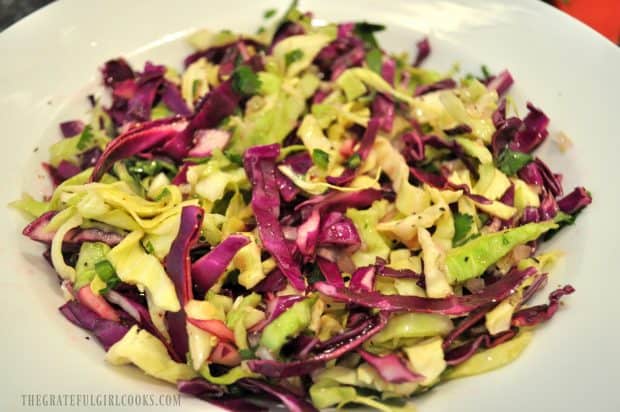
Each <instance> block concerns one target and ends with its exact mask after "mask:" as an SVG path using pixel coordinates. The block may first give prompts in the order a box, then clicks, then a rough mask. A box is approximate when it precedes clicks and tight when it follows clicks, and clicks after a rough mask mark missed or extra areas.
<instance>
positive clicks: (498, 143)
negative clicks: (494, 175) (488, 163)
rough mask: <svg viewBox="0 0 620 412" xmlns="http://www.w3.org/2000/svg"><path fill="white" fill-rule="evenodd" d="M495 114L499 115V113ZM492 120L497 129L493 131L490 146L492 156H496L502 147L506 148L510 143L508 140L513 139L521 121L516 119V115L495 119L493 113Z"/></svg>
mask: <svg viewBox="0 0 620 412" xmlns="http://www.w3.org/2000/svg"><path fill="white" fill-rule="evenodd" d="M500 106H501V105H500ZM498 110H499V108H498ZM496 113H497V112H496ZM497 116H498V117H499V116H500V115H497ZM504 116H505V113H504ZM493 122H494V123H495V122H498V123H497V124H496V125H495V127H497V130H496V131H495V133H493V137H492V141H491V148H492V149H493V156H494V157H498V156H499V155H500V153H501V152H502V151H503V150H504V148H506V147H507V146H508V145H509V144H510V142H512V141H513V139H515V137H516V135H517V132H518V131H519V129H520V128H521V125H522V124H523V122H522V121H521V119H518V118H516V117H511V118H509V119H504V120H501V119H499V118H498V119H496V118H495V114H494V118H493Z"/></svg>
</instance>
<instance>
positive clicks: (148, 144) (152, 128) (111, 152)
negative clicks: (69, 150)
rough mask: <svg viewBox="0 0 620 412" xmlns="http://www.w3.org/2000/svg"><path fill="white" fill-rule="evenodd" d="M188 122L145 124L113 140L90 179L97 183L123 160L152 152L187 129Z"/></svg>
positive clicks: (172, 119) (170, 120)
mask: <svg viewBox="0 0 620 412" xmlns="http://www.w3.org/2000/svg"><path fill="white" fill-rule="evenodd" d="M185 125H186V122H185V121H182V120H178V119H174V118H168V119H162V120H156V121H152V122H145V123H143V124H141V125H139V126H137V127H135V128H133V129H130V130H129V131H127V132H125V133H123V134H121V135H120V136H118V137H117V138H116V139H114V140H112V141H111V142H110V143H109V144H108V145H107V146H106V148H105V150H104V152H103V153H102V154H101V156H100V157H99V159H98V160H97V164H95V167H94V169H93V174H92V175H91V177H90V181H91V182H96V181H98V180H99V179H101V177H102V176H103V174H104V173H105V172H107V171H108V170H109V169H110V168H111V167H112V165H113V164H114V163H115V162H116V161H118V160H122V159H126V158H128V157H131V156H134V155H136V154H138V153H142V152H145V151H148V150H152V149H153V148H155V147H157V146H158V145H160V144H162V143H163V142H165V141H168V140H170V139H171V138H173V137H174V136H175V135H177V134H178V133H179V131H181V130H182V129H183V128H185Z"/></svg>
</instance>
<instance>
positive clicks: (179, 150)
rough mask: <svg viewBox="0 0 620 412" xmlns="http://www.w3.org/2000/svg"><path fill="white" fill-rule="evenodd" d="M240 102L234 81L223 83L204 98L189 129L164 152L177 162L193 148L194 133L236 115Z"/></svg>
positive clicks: (166, 145) (215, 125)
mask: <svg viewBox="0 0 620 412" xmlns="http://www.w3.org/2000/svg"><path fill="white" fill-rule="evenodd" d="M239 100H240V96H239V95H238V94H237V93H235V91H234V90H233V87H232V79H229V80H227V81H225V82H223V83H221V84H220V85H219V86H217V87H216V88H215V89H213V90H212V91H210V92H209V93H208V94H207V95H206V96H205V97H204V99H203V100H202V101H201V103H200V104H199V107H197V108H196V114H195V115H194V117H193V118H192V119H191V120H190V122H189V123H188V124H187V127H185V129H184V130H182V131H181V132H179V133H177V134H176V136H174V137H173V138H172V139H170V140H169V141H167V142H166V144H165V145H164V147H163V151H164V152H165V153H166V154H167V155H168V156H170V157H172V158H174V159H176V160H179V159H181V158H183V157H184V156H185V155H186V154H187V152H188V151H189V149H190V147H191V144H192V140H193V139H194V132H196V130H199V129H213V128H215V127H217V126H218V124H219V123H220V122H221V121H222V120H223V119H224V118H225V117H226V116H230V115H231V114H233V113H234V111H235V110H236V109H237V106H238V105H239Z"/></svg>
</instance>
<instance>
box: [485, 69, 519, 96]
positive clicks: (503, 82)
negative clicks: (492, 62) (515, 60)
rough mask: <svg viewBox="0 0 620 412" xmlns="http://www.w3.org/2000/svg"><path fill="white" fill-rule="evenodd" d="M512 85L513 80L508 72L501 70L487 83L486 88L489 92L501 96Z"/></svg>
mask: <svg viewBox="0 0 620 412" xmlns="http://www.w3.org/2000/svg"><path fill="white" fill-rule="evenodd" d="M513 83H514V80H513V79H512V75H511V74H510V72H509V71H508V70H503V71H502V72H500V73H499V74H498V75H496V76H495V77H493V78H492V79H491V80H490V81H489V83H488V84H487V88H488V89H489V90H495V91H496V92H497V94H498V95H499V96H501V95H503V94H504V93H506V92H507V91H508V89H509V88H510V86H512V84H513Z"/></svg>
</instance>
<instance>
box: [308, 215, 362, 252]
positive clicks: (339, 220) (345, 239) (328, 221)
mask: <svg viewBox="0 0 620 412" xmlns="http://www.w3.org/2000/svg"><path fill="white" fill-rule="evenodd" d="M361 243H362V240H361V238H360V236H359V234H358V233H357V228H356V227H355V225H354V224H353V222H352V221H351V219H349V218H348V217H346V216H344V215H343V214H342V213H340V212H331V213H330V214H329V215H327V217H326V218H325V221H324V222H323V224H322V226H321V231H320V233H319V238H318V244H319V245H335V246H355V247H359V246H360V245H361Z"/></svg>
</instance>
